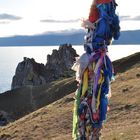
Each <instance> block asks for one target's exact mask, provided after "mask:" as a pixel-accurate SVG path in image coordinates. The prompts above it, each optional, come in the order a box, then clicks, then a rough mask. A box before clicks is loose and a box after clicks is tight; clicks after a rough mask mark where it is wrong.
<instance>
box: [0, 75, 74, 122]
mask: <svg viewBox="0 0 140 140" xmlns="http://www.w3.org/2000/svg"><path fill="white" fill-rule="evenodd" d="M75 89H76V81H75V78H74V77H71V78H66V79H63V80H62V79H61V80H57V81H54V82H51V83H49V84H46V85H42V86H26V87H22V88H18V89H14V90H11V91H7V92H5V93H3V94H0V110H3V111H5V112H7V113H8V114H10V116H12V119H13V120H15V119H19V118H21V117H23V116H25V115H27V114H29V113H31V112H33V111H35V110H37V109H39V108H41V107H43V106H46V105H48V104H50V103H52V102H54V101H56V100H58V99H60V98H62V97H64V96H65V95H68V94H70V93H72V92H74V91H75Z"/></svg>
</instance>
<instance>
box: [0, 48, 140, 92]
mask: <svg viewBox="0 0 140 140" xmlns="http://www.w3.org/2000/svg"><path fill="white" fill-rule="evenodd" d="M58 48H59V46H51V47H49V46H46V47H42V46H38V47H0V93H2V92H4V91H7V90H10V88H11V82H12V77H13V76H14V74H15V69H16V67H17V65H18V63H19V62H21V61H23V57H29V58H34V59H35V60H36V62H39V63H44V64H46V61H47V54H51V53H52V50H53V49H58ZM73 48H74V49H76V51H77V53H78V54H79V55H81V54H82V53H83V52H84V49H83V46H73ZM135 52H140V45H112V46H109V56H110V58H111V60H112V61H114V60H117V59H120V58H122V57H125V56H128V55H130V54H133V53H135Z"/></svg>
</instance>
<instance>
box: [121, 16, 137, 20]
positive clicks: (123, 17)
mask: <svg viewBox="0 0 140 140" xmlns="http://www.w3.org/2000/svg"><path fill="white" fill-rule="evenodd" d="M120 20H121V21H125V20H136V21H139V20H140V16H136V17H130V16H120Z"/></svg>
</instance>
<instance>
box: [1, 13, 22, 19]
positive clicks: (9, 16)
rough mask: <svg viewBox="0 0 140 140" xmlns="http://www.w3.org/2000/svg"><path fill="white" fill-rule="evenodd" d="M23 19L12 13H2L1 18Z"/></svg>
mask: <svg viewBox="0 0 140 140" xmlns="http://www.w3.org/2000/svg"><path fill="white" fill-rule="evenodd" d="M20 19H22V18H21V17H19V16H15V15H10V14H5V13H3V14H0V20H20Z"/></svg>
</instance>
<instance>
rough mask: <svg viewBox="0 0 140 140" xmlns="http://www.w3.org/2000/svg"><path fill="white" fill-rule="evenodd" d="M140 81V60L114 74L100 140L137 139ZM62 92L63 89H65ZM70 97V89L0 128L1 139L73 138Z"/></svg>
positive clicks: (53, 139) (46, 139)
mask: <svg viewBox="0 0 140 140" xmlns="http://www.w3.org/2000/svg"><path fill="white" fill-rule="evenodd" d="M135 62H136V61H135ZM122 67H123V65H122ZM67 83H69V80H68V81H67ZM139 83H140V65H139V63H135V65H133V66H132V67H131V68H130V69H129V70H127V71H125V72H123V73H119V74H117V76H116V81H115V82H114V83H112V97H111V99H110V111H109V112H108V119H107V122H106V124H105V125H104V128H103V130H102V139H103V140H139V139H140V117H139V114H140V96H139V94H140V84H139ZM64 87H65V85H64ZM70 88H73V86H71V87H70ZM70 88H69V89H70ZM54 89H56V90H57V88H56V87H54V88H53V87H51V89H50V90H54ZM61 92H62V93H63V92H65V93H66V92H67V91H65V90H63V91H61ZM73 97H74V93H73V92H72V93H71V94H69V95H67V96H65V97H64V98H62V99H60V100H58V101H56V102H53V103H52V104H50V105H48V106H45V107H43V108H41V109H39V110H37V111H35V112H33V113H31V114H29V115H27V116H25V117H23V118H21V119H19V120H17V121H15V122H13V123H11V124H9V125H7V126H5V127H2V128H0V140H49V139H50V140H72V138H71V131H72V109H73V102H74V99H73ZM40 101H41V100H40Z"/></svg>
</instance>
